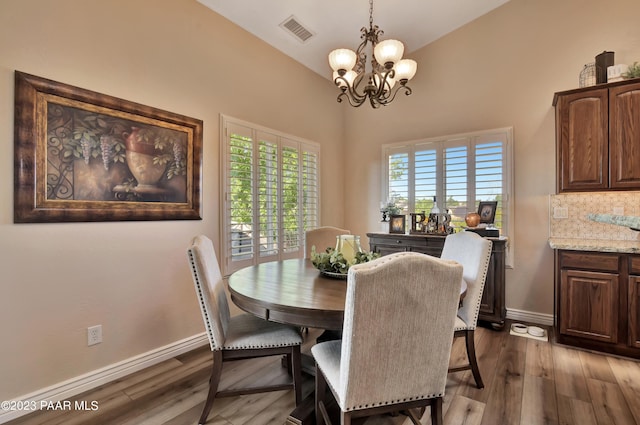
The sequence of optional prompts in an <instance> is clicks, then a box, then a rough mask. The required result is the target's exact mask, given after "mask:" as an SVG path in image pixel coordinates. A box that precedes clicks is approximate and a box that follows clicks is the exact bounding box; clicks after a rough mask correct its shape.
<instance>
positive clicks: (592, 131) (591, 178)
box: [556, 89, 609, 191]
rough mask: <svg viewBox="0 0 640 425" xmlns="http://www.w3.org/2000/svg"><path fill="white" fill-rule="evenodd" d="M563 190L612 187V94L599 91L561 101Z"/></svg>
mask: <svg viewBox="0 0 640 425" xmlns="http://www.w3.org/2000/svg"><path fill="white" fill-rule="evenodd" d="M556 114H557V115H556V120H557V121H558V123H559V126H558V132H559V134H558V135H557V137H558V140H559V148H560V149H559V150H560V152H559V153H560V158H559V159H560V163H559V168H560V169H559V170H558V171H559V172H558V177H559V178H560V182H559V190H560V191H565V190H597V189H605V188H607V187H608V183H609V182H608V173H609V169H608V147H609V142H608V114H609V111H608V91H607V89H597V90H591V91H587V92H580V93H574V94H571V95H566V96H563V97H561V98H560V102H559V104H558V105H557V108H556Z"/></svg>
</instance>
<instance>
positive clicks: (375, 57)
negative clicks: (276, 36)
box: [329, 0, 418, 108]
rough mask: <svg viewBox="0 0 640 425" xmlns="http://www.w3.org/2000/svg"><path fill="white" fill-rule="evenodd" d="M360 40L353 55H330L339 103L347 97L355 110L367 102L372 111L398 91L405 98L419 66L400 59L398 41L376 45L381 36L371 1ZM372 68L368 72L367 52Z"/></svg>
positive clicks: (347, 52) (401, 49) (340, 52)
mask: <svg viewBox="0 0 640 425" xmlns="http://www.w3.org/2000/svg"><path fill="white" fill-rule="evenodd" d="M360 31H361V32H362V35H361V36H360V38H361V39H362V40H363V41H362V43H360V45H359V46H358V49H357V50H356V51H355V52H354V51H353V50H350V49H336V50H334V51H332V52H331V53H329V65H330V66H331V68H332V69H333V81H334V83H335V84H336V86H338V87H339V88H340V91H341V93H340V94H339V95H338V102H342V98H343V97H346V98H347V100H348V101H349V103H350V104H351V106H355V107H358V106H360V105H362V104H363V103H364V102H365V101H366V100H367V99H369V103H371V106H372V107H373V108H379V107H380V106H381V105H387V104H389V103H391V102H392V101H393V99H395V97H396V94H397V93H398V91H400V90H403V91H404V92H405V94H406V95H407V96H409V95H410V94H411V88H409V87H408V86H407V82H408V81H409V80H410V79H411V78H413V76H414V75H415V73H416V69H417V68H418V65H417V64H416V61H414V60H411V59H402V55H403V53H404V45H403V44H402V43H401V42H400V41H398V40H384V41H380V42H379V41H378V37H379V36H381V35H382V34H384V32H383V31H382V30H381V29H379V28H378V26H377V25H373V0H369V29H367V28H366V27H362V29H361V30H360ZM367 46H369V49H368V50H369V56H370V57H371V65H370V67H369V68H367V52H366V51H365V49H366V48H367Z"/></svg>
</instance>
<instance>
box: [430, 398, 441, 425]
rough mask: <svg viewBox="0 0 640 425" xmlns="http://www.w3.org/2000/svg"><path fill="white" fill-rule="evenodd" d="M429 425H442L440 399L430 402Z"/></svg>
mask: <svg viewBox="0 0 640 425" xmlns="http://www.w3.org/2000/svg"><path fill="white" fill-rule="evenodd" d="M431 425H444V420H443V418H442V397H437V398H434V399H433V401H432V402H431Z"/></svg>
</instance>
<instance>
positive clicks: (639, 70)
mask: <svg viewBox="0 0 640 425" xmlns="http://www.w3.org/2000/svg"><path fill="white" fill-rule="evenodd" d="M622 77H623V78H624V79H626V80H630V79H632V78H640V64H639V63H638V62H634V63H633V65H629V67H628V68H627V72H625V73H624V74H622Z"/></svg>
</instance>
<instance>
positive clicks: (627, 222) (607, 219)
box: [587, 214, 640, 231]
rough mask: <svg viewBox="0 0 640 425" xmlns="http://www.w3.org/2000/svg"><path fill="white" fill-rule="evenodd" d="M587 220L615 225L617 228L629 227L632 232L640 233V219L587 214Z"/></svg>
mask: <svg viewBox="0 0 640 425" xmlns="http://www.w3.org/2000/svg"><path fill="white" fill-rule="evenodd" d="M587 220H591V221H596V222H598V223H607V224H614V225H616V226H622V227H628V228H630V229H631V230H637V231H640V217H634V216H630V215H614V214H587Z"/></svg>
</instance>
